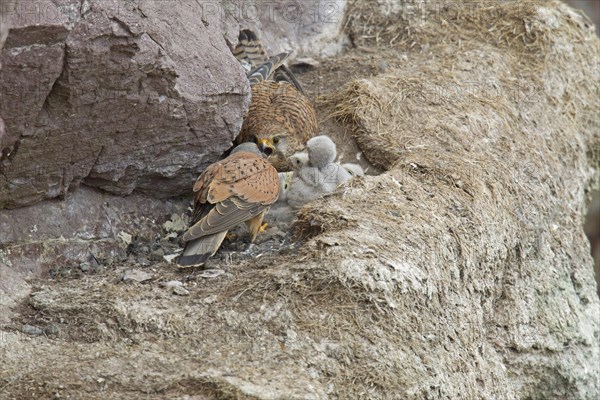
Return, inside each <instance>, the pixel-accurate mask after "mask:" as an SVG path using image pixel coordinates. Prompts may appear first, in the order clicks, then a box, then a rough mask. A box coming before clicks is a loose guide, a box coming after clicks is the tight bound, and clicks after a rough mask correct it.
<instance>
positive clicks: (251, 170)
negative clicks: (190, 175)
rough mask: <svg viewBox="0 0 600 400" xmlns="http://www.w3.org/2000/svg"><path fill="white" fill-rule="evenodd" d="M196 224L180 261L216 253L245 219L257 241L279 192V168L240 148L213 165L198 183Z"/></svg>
mask: <svg viewBox="0 0 600 400" xmlns="http://www.w3.org/2000/svg"><path fill="white" fill-rule="evenodd" d="M194 193H195V197H194V205H195V209H194V216H193V222H192V226H191V227H190V228H189V229H188V230H187V232H186V233H185V234H184V235H183V240H184V241H185V242H187V244H186V248H185V250H184V253H183V256H182V257H181V258H180V260H179V264H180V265H183V266H186V265H199V264H202V263H204V262H205V261H206V260H207V259H208V258H209V257H210V256H212V255H213V254H214V253H215V252H216V251H217V250H218V248H219V246H220V245H221V242H222V241H223V239H224V238H225V234H226V233H227V231H228V230H229V229H232V228H234V227H235V226H237V225H238V224H240V223H242V222H246V224H247V225H248V227H249V229H250V233H251V236H252V237H251V239H252V241H254V239H255V238H256V235H257V234H258V231H259V228H260V226H261V223H262V219H263V216H264V214H265V213H266V212H267V211H268V209H269V206H270V205H271V204H273V203H274V202H275V201H277V198H278V196H279V176H278V175H277V170H275V168H274V167H273V166H272V165H271V164H270V163H269V162H268V161H267V160H265V159H264V158H261V157H260V156H258V155H256V154H254V153H250V152H245V151H243V152H238V153H234V154H232V155H230V156H229V157H227V158H225V159H224V160H221V161H218V162H216V163H214V164H212V165H210V166H209V167H208V168H207V169H206V170H205V171H204V172H203V173H202V174H201V175H200V177H199V178H198V180H197V181H196V183H195V184H194Z"/></svg>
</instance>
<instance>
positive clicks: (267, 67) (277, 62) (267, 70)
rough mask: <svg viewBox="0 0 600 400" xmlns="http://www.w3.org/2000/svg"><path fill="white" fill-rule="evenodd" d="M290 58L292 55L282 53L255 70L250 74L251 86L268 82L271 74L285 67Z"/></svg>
mask: <svg viewBox="0 0 600 400" xmlns="http://www.w3.org/2000/svg"><path fill="white" fill-rule="evenodd" d="M289 56H290V53H280V54H277V55H276V56H273V57H271V58H269V59H268V60H267V61H265V62H264V63H262V64H261V65H259V66H258V67H256V68H255V69H253V70H252V71H250V72H249V73H248V80H249V81H250V85H255V84H257V83H259V82H262V81H266V80H267V79H269V78H270V77H271V74H272V73H273V72H274V71H275V70H277V69H278V68H279V67H281V66H282V65H283V63H284V62H285V60H287V58H288V57H289Z"/></svg>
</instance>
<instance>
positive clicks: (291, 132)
mask: <svg viewBox="0 0 600 400" xmlns="http://www.w3.org/2000/svg"><path fill="white" fill-rule="evenodd" d="M243 32H244V33H243V34H242V33H240V44H239V45H238V48H236V51H235V52H234V53H235V54H236V55H237V56H238V58H242V57H240V56H239V55H244V54H254V55H256V54H265V52H264V50H262V46H260V45H259V44H256V42H255V41H253V40H258V39H256V35H253V34H252V35H250V34H248V31H243ZM249 37H251V38H253V40H249V39H248V38H249ZM244 46H248V47H249V48H250V49H251V51H250V50H249V51H243V50H241V49H240V47H244ZM258 48H260V49H261V50H257V49H258ZM288 56H289V53H282V54H279V55H277V56H274V57H271V58H270V59H269V60H266V61H265V62H264V63H263V64H262V65H258V66H256V65H255V63H256V57H254V58H252V59H250V60H249V59H248V58H247V57H246V58H244V59H245V61H249V62H251V63H252V65H253V66H254V67H255V69H254V70H253V71H252V72H251V73H250V74H249V79H250V81H251V83H252V86H251V89H252V100H251V102H250V107H249V109H248V112H247V113H246V115H245V116H244V122H243V125H242V130H241V131H240V134H239V135H238V137H237V139H236V143H238V144H239V143H243V142H252V141H253V142H255V143H256V144H257V145H258V146H259V148H260V149H261V151H263V152H265V153H266V154H267V155H268V156H269V161H270V162H271V163H272V164H273V165H274V166H275V168H277V170H279V171H288V170H290V166H289V165H288V161H287V158H288V157H289V156H291V155H292V154H294V153H295V152H297V151H299V150H300V149H301V148H302V147H303V146H304V143H305V142H306V141H307V140H308V139H310V138H311V137H313V136H316V135H317V134H318V125H317V116H316V113H315V110H314V107H313V105H312V102H311V101H310V100H309V99H308V97H306V96H305V95H304V94H303V91H302V88H301V86H300V85H299V83H298V82H297V80H296V79H295V78H294V77H293V74H291V72H290V71H289V70H287V69H283V62H284V61H285V59H286V58H287V57H288ZM275 75H276V77H275V78H274V76H275ZM282 76H287V77H288V79H287V80H283V79H282V78H281V77H282ZM273 79H276V80H278V81H275V80H273Z"/></svg>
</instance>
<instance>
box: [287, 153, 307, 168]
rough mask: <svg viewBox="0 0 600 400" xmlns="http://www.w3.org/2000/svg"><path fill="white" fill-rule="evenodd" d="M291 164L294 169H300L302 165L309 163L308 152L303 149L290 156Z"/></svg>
mask: <svg viewBox="0 0 600 400" xmlns="http://www.w3.org/2000/svg"><path fill="white" fill-rule="evenodd" d="M290 164H291V166H292V169H294V170H299V169H300V168H301V167H303V166H305V165H306V164H308V153H307V152H306V151H301V152H298V153H296V154H294V155H293V156H291V157H290Z"/></svg>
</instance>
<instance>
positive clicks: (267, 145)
mask: <svg viewBox="0 0 600 400" xmlns="http://www.w3.org/2000/svg"><path fill="white" fill-rule="evenodd" d="M258 149H259V150H260V151H261V152H262V153H264V154H265V155H266V156H267V158H268V157H270V156H271V155H272V154H273V153H275V145H274V144H273V141H272V140H271V139H261V140H259V141H258Z"/></svg>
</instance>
